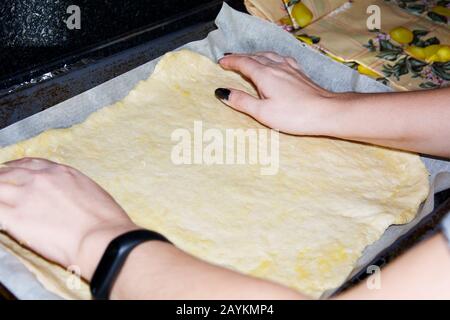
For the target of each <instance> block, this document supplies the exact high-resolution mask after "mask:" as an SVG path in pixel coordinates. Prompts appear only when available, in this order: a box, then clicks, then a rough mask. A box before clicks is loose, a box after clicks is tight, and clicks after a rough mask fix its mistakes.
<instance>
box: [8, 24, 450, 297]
mask: <svg viewBox="0 0 450 320" xmlns="http://www.w3.org/2000/svg"><path fill="white" fill-rule="evenodd" d="M214 28H215V27H214V23H213V22H212V21H209V22H202V23H198V24H196V25H193V26H191V27H189V28H185V29H183V30H180V31H177V32H174V33H171V34H168V35H165V36H162V37H160V38H158V39H155V40H152V41H148V42H145V43H142V44H140V45H138V46H134V47H131V48H128V49H126V50H123V51H121V52H119V53H116V54H113V55H109V56H107V57H102V58H98V59H92V60H87V61H79V62H77V63H75V64H73V65H71V66H70V67H68V68H65V69H64V70H62V71H61V73H58V72H53V73H54V75H53V76H52V77H50V78H48V79H41V81H37V82H35V83H34V84H33V85H31V86H29V85H26V86H23V87H20V88H16V89H14V90H12V91H11V92H10V93H9V94H6V95H4V96H2V97H1V98H0V128H3V127H5V126H7V125H10V124H12V123H14V122H17V121H19V120H22V119H24V118H26V117H28V116H30V115H32V114H35V113H37V112H40V111H42V110H44V109H47V108H49V107H51V106H53V105H55V104H57V103H59V102H61V101H64V100H66V99H69V98H70V97H72V96H75V95H77V94H79V93H81V92H83V91H86V90H88V89H91V88H93V87H95V86H97V85H98V84H100V83H103V82H105V81H107V80H109V79H111V78H113V77H116V76H118V75H120V74H122V73H124V72H126V71H129V70H131V69H133V68H135V67H137V66H139V65H141V64H144V63H146V62H148V61H151V60H153V59H154V58H157V57H159V56H161V55H162V54H164V53H165V52H167V51H171V50H173V49H175V48H177V47H179V46H181V45H183V44H185V43H187V42H191V41H195V40H199V39H202V38H204V37H205V36H206V35H207V34H208V33H209V32H210V31H211V30H213V29H214ZM124 41H127V40H126V39H125V40H124ZM434 198H435V210H434V211H433V212H432V213H431V214H429V215H428V216H427V217H426V218H425V219H423V220H422V221H421V222H420V223H419V224H418V225H417V227H416V228H415V229H414V230H412V231H411V232H409V233H407V234H406V235H404V236H402V237H401V238H400V239H398V240H397V241H396V242H395V243H394V244H393V245H391V246H390V247H389V248H387V249H385V250H384V251H383V252H382V253H380V254H379V255H378V256H377V257H376V258H375V259H374V260H373V261H372V263H371V265H378V266H380V267H383V266H384V265H386V264H387V263H388V262H389V261H391V260H393V259H395V258H396V257H397V256H399V255H400V254H401V253H403V252H404V251H405V250H407V249H408V248H410V247H411V246H412V245H414V244H416V243H417V242H418V241H421V240H422V239H424V238H426V237H428V236H429V235H431V234H434V233H436V232H438V230H439V221H440V219H441V218H442V217H443V216H444V215H445V214H446V213H447V212H449V210H450V190H446V191H443V192H440V193H438V194H436V195H435V196H434ZM366 276H367V274H365V273H364V272H361V273H360V274H357V275H355V276H354V277H353V278H352V279H350V280H349V281H347V282H346V283H345V284H343V285H342V286H341V288H340V289H339V291H342V290H345V289H347V288H349V287H351V286H353V285H354V284H356V283H358V282H359V281H361V280H362V279H364V278H365V277H366ZM0 296H3V297H4V298H6V299H12V298H14V297H13V295H12V294H11V293H10V292H9V291H8V290H7V289H6V288H4V287H3V288H2V286H0Z"/></svg>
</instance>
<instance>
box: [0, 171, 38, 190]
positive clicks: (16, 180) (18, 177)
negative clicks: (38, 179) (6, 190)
mask: <svg viewBox="0 0 450 320" xmlns="http://www.w3.org/2000/svg"><path fill="white" fill-rule="evenodd" d="M32 174H33V171H32V170H30V169H25V168H14V167H12V168H11V167H3V168H0V183H4V184H10V185H16V186H20V185H24V184H26V183H27V182H28V181H30V180H31V179H32Z"/></svg>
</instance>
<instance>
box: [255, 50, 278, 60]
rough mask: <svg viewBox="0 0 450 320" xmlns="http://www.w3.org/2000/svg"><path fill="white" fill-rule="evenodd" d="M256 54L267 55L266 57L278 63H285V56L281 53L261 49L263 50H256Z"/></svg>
mask: <svg viewBox="0 0 450 320" xmlns="http://www.w3.org/2000/svg"><path fill="white" fill-rule="evenodd" d="M254 55H255V56H259V57H265V58H266V59H270V60H272V61H273V62H276V63H283V62H285V60H284V59H285V57H283V56H280V55H279V54H277V53H275V52H272V51H261V52H256V53H255V54H254Z"/></svg>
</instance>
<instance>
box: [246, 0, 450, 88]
mask: <svg viewBox="0 0 450 320" xmlns="http://www.w3.org/2000/svg"><path fill="white" fill-rule="evenodd" d="M249 1H252V3H253V5H254V6H256V7H257V6H258V5H257V2H258V1H267V0H249ZM271 1H273V0H271ZM279 2H283V4H284V5H285V8H286V11H285V13H290V17H291V21H292V24H289V23H286V21H287V20H286V18H282V19H280V17H283V16H284V15H283V14H282V13H279V14H278V16H277V17H276V19H275V20H271V21H275V22H277V23H278V24H281V25H283V27H284V28H285V29H286V30H288V31H290V32H292V33H293V34H294V35H295V36H296V37H297V38H298V39H299V40H301V41H303V42H305V43H307V44H309V45H311V46H314V47H315V48H317V49H318V50H319V51H320V52H322V53H324V54H327V55H329V56H330V57H332V58H333V59H335V60H337V61H339V62H342V63H344V64H346V65H348V66H349V67H351V68H354V69H356V70H358V71H359V72H360V73H362V74H365V75H368V76H370V77H373V78H375V79H377V80H379V81H381V82H383V83H385V84H387V85H390V86H391V87H393V88H394V89H397V90H400V91H405V90H408V91H409V90H419V89H429V88H438V87H444V86H448V85H449V84H450V30H449V27H448V24H447V21H446V20H445V19H444V17H445V16H444V14H445V13H446V10H443V9H442V8H444V9H447V8H449V9H450V1H445V0H444V1H426V0H420V1H417V3H416V1H411V0H409V1H406V2H405V1H404V0H403V1H402V0H398V1H386V0H371V1H365V0H359V1H358V0H354V1H325V0H324V1H317V0H314V1H313V0H311V1H308V0H302V1H300V0H280V1H279ZM321 2H324V3H325V2H327V6H324V5H323V6H321V4H320V3H321ZM273 3H274V5H277V4H275V1H273ZM369 5H376V6H378V7H379V8H380V10H381V16H380V17H381V30H372V31H371V30H368V27H367V19H368V18H369V16H370V14H368V13H367V8H368V6H369ZM405 6H408V7H405ZM294 7H296V9H295V8H294ZM278 8H279V7H278ZM293 8H294V9H293ZM436 8H437V9H436ZM336 9H337V10H336ZM412 9H414V10H412ZM433 10H434V11H433ZM435 11H437V12H439V14H438V15H439V17H438V18H436V15H435V14H434V13H435ZM430 12H432V14H430ZM296 20H298V21H296ZM299 24H300V25H301V26H300V25H299Z"/></svg>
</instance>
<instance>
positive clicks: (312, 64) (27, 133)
mask: <svg viewBox="0 0 450 320" xmlns="http://www.w3.org/2000/svg"><path fill="white" fill-rule="evenodd" d="M216 24H217V27H218V30H215V31H213V32H211V33H210V34H209V35H208V37H207V38H206V39H204V40H201V41H197V42H193V43H189V44H187V45H186V46H184V48H189V49H191V50H193V51H196V52H198V53H201V54H203V55H206V56H208V57H210V58H211V59H219V58H221V57H222V56H223V53H224V52H235V53H237V52H255V51H276V52H278V53H280V54H283V55H287V56H292V57H294V58H296V59H297V61H298V62H299V63H300V65H301V66H302V67H303V68H304V71H305V73H306V74H307V75H308V76H310V77H311V78H312V79H313V80H314V81H315V82H317V83H318V84H320V85H321V86H322V87H324V88H326V89H329V90H332V91H335V92H344V91H357V92H386V91H390V90H391V89H389V88H388V87H386V86H384V85H382V84H380V83H378V82H376V81H374V80H372V79H370V78H368V77H365V76H361V75H359V74H358V73H357V72H355V71H354V70H352V69H350V68H348V67H346V66H344V65H342V64H339V63H337V62H335V61H333V60H331V59H329V58H328V57H326V56H324V55H321V54H319V53H317V52H315V51H313V50H312V49H310V48H308V47H304V46H302V45H301V44H300V43H299V41H297V40H296V39H295V38H294V37H293V36H291V35H290V34H289V33H287V32H285V31H283V30H281V29H280V28H279V27H277V26H275V25H272V24H270V23H268V22H265V21H263V20H260V19H258V18H255V17H251V16H249V15H246V14H243V13H240V12H237V11H234V10H233V9H231V8H230V7H229V6H228V5H226V4H224V6H223V8H222V11H221V12H220V14H219V16H218V17H217V20H216ZM157 60H158V59H156V60H154V61H151V62H149V63H146V64H144V65H142V66H140V67H138V68H136V69H134V70H132V71H129V72H127V73H125V74H123V75H121V76H119V77H116V78H114V79H112V80H110V81H108V82H105V83H103V84H101V85H99V86H97V87H95V88H93V89H91V90H89V91H87V92H84V93H82V94H80V95H78V96H75V97H73V98H71V99H69V100H67V101H64V102H62V103H60V104H58V105H56V106H54V107H52V108H50V109H47V110H45V111H43V112H40V113H38V114H36V115H33V116H31V117H29V118H27V119H24V120H22V121H20V122H17V123H15V124H13V125H11V126H9V127H7V128H5V129H3V130H0V146H6V145H9V144H13V143H17V142H18V141H21V140H24V139H27V138H30V137H33V136H35V135H37V134H39V133H40V132H42V131H44V130H46V129H49V128H61V127H68V126H71V125H73V124H75V123H79V122H82V121H83V120H84V119H85V118H86V117H87V116H88V115H89V114H91V113H92V112H94V111H96V110H98V109H100V108H102V107H104V106H108V105H110V104H112V103H114V102H116V101H118V100H121V99H123V98H124V97H125V96H126V95H127V93H128V92H129V91H130V90H131V89H132V88H133V87H134V86H135V85H136V84H137V83H138V82H139V81H141V80H144V79H146V78H148V76H149V75H150V74H151V72H152V71H153V69H154V67H155V65H156V63H157ZM423 160H424V162H425V164H426V166H427V168H428V170H429V171H430V173H431V176H430V182H431V184H432V192H431V194H430V196H429V198H428V199H427V201H426V202H425V204H424V205H423V207H422V209H421V210H420V212H419V214H418V216H417V218H416V219H415V220H414V221H413V222H411V223H409V224H407V225H402V226H392V227H390V228H389V229H388V230H387V231H386V232H385V234H384V235H383V237H382V238H381V239H380V240H379V241H377V242H376V243H375V244H373V245H371V246H369V247H368V248H367V249H366V250H365V254H364V256H363V257H362V258H361V259H360V260H359V261H358V264H357V267H356V268H355V270H354V272H353V273H352V274H355V273H357V272H359V271H360V270H362V268H364V267H365V266H366V265H367V264H368V263H370V261H372V259H373V258H374V257H375V256H376V255H377V254H378V253H380V252H381V251H382V250H383V249H384V248H386V247H388V246H389V245H390V244H392V243H393V242H395V240H396V239H398V238H399V237H400V236H401V235H403V234H405V233H406V232H407V231H408V230H410V229H411V228H413V227H414V226H415V225H416V224H417V223H418V222H419V221H420V220H421V219H422V218H423V217H424V216H426V215H427V214H428V213H430V212H431V211H432V209H433V197H432V196H431V195H432V194H434V193H435V192H438V191H440V190H444V189H446V188H450V164H449V163H448V162H445V161H439V160H433V159H429V158H423ZM0 281H1V282H2V283H3V284H4V285H5V286H6V287H8V288H9V289H10V290H11V292H12V293H13V294H15V295H16V296H17V297H18V298H20V299H57V298H58V297H57V296H55V295H54V294H52V293H50V292H48V291H46V290H45V289H44V288H43V287H42V286H41V285H40V284H39V283H38V282H37V280H36V279H35V278H34V276H33V275H32V274H31V273H30V272H28V271H27V270H26V269H25V268H24V267H23V266H22V265H21V263H20V262H19V261H18V260H17V259H16V258H15V257H13V256H12V255H10V254H8V253H6V252H5V251H4V249H2V248H1V247H0ZM331 293H332V291H330V292H327V293H326V294H325V295H324V297H326V296H328V295H329V294H331Z"/></svg>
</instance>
